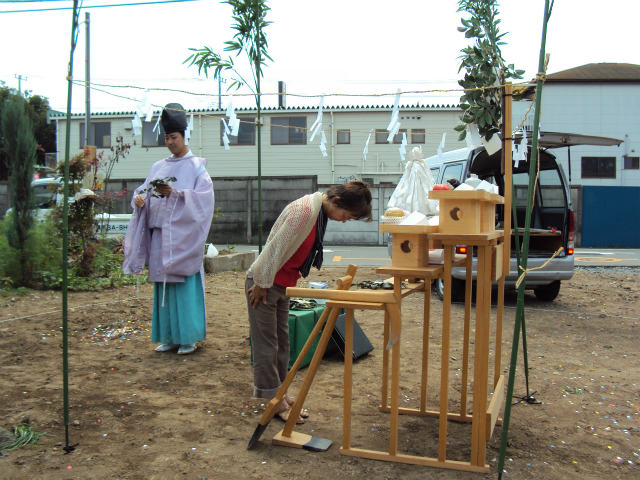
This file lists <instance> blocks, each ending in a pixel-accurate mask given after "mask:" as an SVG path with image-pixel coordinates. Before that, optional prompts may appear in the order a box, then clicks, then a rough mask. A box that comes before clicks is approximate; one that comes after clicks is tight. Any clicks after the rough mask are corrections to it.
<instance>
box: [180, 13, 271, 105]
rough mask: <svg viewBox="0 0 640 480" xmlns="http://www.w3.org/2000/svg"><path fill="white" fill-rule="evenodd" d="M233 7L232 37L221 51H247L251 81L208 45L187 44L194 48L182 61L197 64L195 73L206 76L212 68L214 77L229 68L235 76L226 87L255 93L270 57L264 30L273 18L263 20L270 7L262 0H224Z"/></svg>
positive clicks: (238, 52)
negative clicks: (247, 89)
mask: <svg viewBox="0 0 640 480" xmlns="http://www.w3.org/2000/svg"><path fill="white" fill-rule="evenodd" d="M222 3H226V4H228V5H231V6H232V7H233V16H232V18H233V20H234V22H235V23H234V24H233V25H232V26H231V28H232V29H233V30H235V32H236V33H235V34H234V36H233V39H232V40H228V41H226V42H224V43H225V45H226V46H225V47H224V51H226V52H233V53H235V56H236V57H237V56H239V55H240V54H241V53H242V52H245V53H246V54H247V57H248V59H249V62H250V63H251V74H252V75H253V83H250V82H248V81H247V80H246V79H245V78H243V77H242V75H241V74H240V73H239V72H238V70H237V69H236V67H235V64H234V62H233V58H232V57H231V56H229V57H227V58H226V59H225V58H223V57H222V56H221V55H220V54H218V53H216V52H214V51H213V50H212V49H211V48H210V47H206V46H205V47H202V48H190V49H189V50H190V51H192V52H194V53H192V54H191V55H189V57H187V59H186V60H185V61H184V63H189V66H192V65H195V66H197V67H198V74H200V73H204V75H205V76H206V77H209V71H213V78H214V79H217V78H220V75H221V74H222V72H225V71H227V70H230V71H232V72H233V73H234V74H235V77H233V78H231V82H230V84H229V89H232V88H235V89H238V88H240V87H242V86H243V85H244V86H247V87H248V88H249V89H250V90H251V91H252V93H253V94H254V95H256V94H258V93H259V92H258V85H259V78H260V77H262V76H263V73H262V67H263V66H264V65H265V64H266V61H267V60H271V61H273V60H272V59H271V57H270V56H269V54H268V53H267V47H268V44H267V37H266V35H265V33H264V30H265V28H266V27H267V26H269V25H270V24H271V23H272V22H269V21H267V20H266V16H267V12H269V10H271V9H270V8H269V7H268V6H267V5H266V2H265V1H264V0H227V1H225V2H222Z"/></svg>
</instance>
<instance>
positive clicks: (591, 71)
mask: <svg viewBox="0 0 640 480" xmlns="http://www.w3.org/2000/svg"><path fill="white" fill-rule="evenodd" d="M546 81H547V82H549V83H551V82H553V83H555V82H572V83H583V82H584V83H591V82H598V83H621V82H622V83H640V65H634V64H632V63H589V64H587V65H582V66H580V67H574V68H570V69H568V70H562V71H561V72H556V73H552V74H550V75H547V79H546Z"/></svg>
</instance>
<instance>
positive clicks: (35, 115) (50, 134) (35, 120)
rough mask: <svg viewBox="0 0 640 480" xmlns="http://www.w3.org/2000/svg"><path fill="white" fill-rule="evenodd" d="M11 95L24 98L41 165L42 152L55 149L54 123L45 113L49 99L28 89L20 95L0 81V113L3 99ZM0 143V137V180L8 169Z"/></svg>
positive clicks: (0, 140)
mask: <svg viewBox="0 0 640 480" xmlns="http://www.w3.org/2000/svg"><path fill="white" fill-rule="evenodd" d="M13 96H16V97H19V98H24V99H25V100H26V105H27V111H28V113H29V118H30V119H31V124H32V126H33V135H34V136H35V138H36V142H37V143H38V150H37V159H36V163H38V164H41V165H42V164H44V154H45V153H46V152H55V151H56V129H55V125H54V124H53V123H47V115H48V112H49V110H50V109H51V108H50V106H49V100H47V98H45V97H41V96H39V95H31V92H30V91H28V90H27V91H25V92H24V97H22V96H20V95H19V94H18V93H17V92H16V90H15V89H13V88H8V87H6V86H5V83H4V82H2V81H0V115H1V114H2V106H3V104H4V101H5V100H6V99H8V98H10V97H13ZM1 145H2V139H1V138H0V180H6V179H7V178H8V176H9V170H8V163H7V158H6V154H5V153H4V152H3V151H2V148H1Z"/></svg>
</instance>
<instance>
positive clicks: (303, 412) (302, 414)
mask: <svg viewBox="0 0 640 480" xmlns="http://www.w3.org/2000/svg"><path fill="white" fill-rule="evenodd" d="M284 401H285V402H287V405H289V407H291V405H293V402H294V400H293V398H291V397H290V396H289V395H285V396H284ZM300 418H309V411H308V410H307V409H306V408H305V409H304V410H301V411H300Z"/></svg>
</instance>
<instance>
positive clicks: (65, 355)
mask: <svg viewBox="0 0 640 480" xmlns="http://www.w3.org/2000/svg"><path fill="white" fill-rule="evenodd" d="M79 15H80V10H79V9H78V0H73V13H72V19H71V49H70V52H69V65H68V70H67V121H66V128H67V130H66V134H65V151H64V202H63V204H62V388H63V416H64V437H65V446H64V447H63V449H64V451H65V452H66V453H70V452H72V451H73V450H75V447H76V446H75V445H70V444H69V334H68V332H69V326H68V318H69V317H68V276H69V272H68V269H67V266H68V249H69V148H70V146H71V93H72V86H73V52H74V51H75V49H76V43H77V41H78V16H79Z"/></svg>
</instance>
